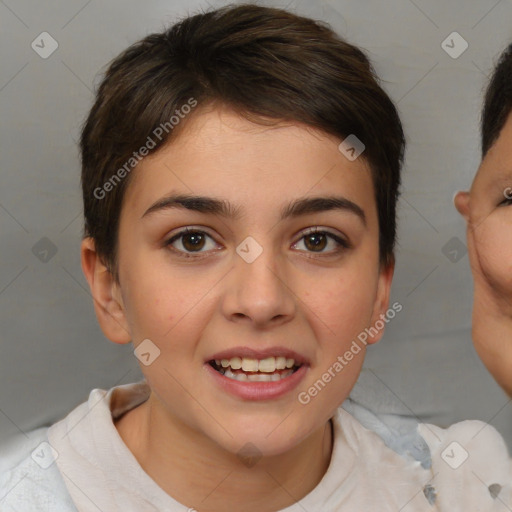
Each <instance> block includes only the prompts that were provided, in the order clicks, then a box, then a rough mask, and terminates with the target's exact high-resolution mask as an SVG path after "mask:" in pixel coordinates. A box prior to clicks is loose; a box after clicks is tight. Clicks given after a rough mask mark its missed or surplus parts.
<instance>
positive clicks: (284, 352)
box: [205, 347, 309, 365]
mask: <svg viewBox="0 0 512 512" xmlns="http://www.w3.org/2000/svg"><path fill="white" fill-rule="evenodd" d="M272 356H273V357H286V358H287V359H294V360H295V362H296V363H297V365H309V361H308V360H307V359H306V358H305V357H304V356H303V355H301V354H298V353H297V352H295V351H294V350H290V349H288V348H286V347H269V348H265V349H260V350H256V349H254V348H250V347H234V348H230V349H227V350H223V351H222V352H217V353H216V354H213V355H212V356H210V357H209V358H208V359H206V361H205V362H206V363H208V362H210V361H214V360H215V359H231V358H233V357H250V358H252V359H265V358H267V357H272Z"/></svg>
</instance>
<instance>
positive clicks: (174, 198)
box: [141, 194, 366, 226]
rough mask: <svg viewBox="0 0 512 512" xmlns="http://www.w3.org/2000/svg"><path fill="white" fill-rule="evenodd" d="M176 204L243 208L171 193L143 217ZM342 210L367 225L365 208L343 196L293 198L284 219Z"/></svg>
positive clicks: (235, 211) (235, 212)
mask: <svg viewBox="0 0 512 512" xmlns="http://www.w3.org/2000/svg"><path fill="white" fill-rule="evenodd" d="M173 208H178V209H187V210H193V211H196V212H199V213H207V214H211V215H219V216H221V217H225V218H228V219H233V220H237V219H239V218H240V215H241V213H242V211H243V208H242V206H241V205H236V206H235V205H233V204H231V203H230V202H229V201H226V200H222V199H216V198H213V197H206V196H196V195H190V194H170V195H167V196H165V197H162V198H161V199H158V200H157V201H156V202H155V203H153V204H152V205H151V206H150V207H149V208H148V209H147V210H146V211H145V212H144V214H143V215H142V217H141V219H142V218H144V217H147V216H148V215H150V214H153V213H155V212H161V211H165V210H170V209H173ZM332 210H341V211H346V212H349V213H353V214H355V215H356V216H357V217H358V218H359V219H360V220H361V222H362V223H363V224H364V225H365V226H366V215H365V213H364V211H363V209H362V208H361V207H360V206H359V205H357V204H356V203H354V202H353V201H350V200H349V199H347V198H346V197H343V196H327V197H304V198H301V199H297V200H295V201H291V202H290V203H288V204H287V205H285V206H284V207H283V208H282V209H281V214H280V215H281V219H280V220H285V219H288V218H295V217H299V216H301V215H307V214H311V213H318V212H327V211H332Z"/></svg>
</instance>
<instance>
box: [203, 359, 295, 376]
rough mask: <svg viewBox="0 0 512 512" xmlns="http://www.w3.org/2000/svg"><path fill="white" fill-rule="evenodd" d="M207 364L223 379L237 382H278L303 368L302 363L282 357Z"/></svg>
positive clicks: (229, 360) (215, 360) (220, 361)
mask: <svg viewBox="0 0 512 512" xmlns="http://www.w3.org/2000/svg"><path fill="white" fill-rule="evenodd" d="M208 364H209V365H210V366H211V367H212V368H213V369H214V370H216V371H217V372H219V373H220V374H221V375H223V376H224V377H227V378H228V379H232V380H236V381H239V382H278V381H280V380H283V379H286V378H287V377H289V376H290V375H292V374H294V373H295V372H296V371H297V370H299V368H301V367H302V366H303V363H300V362H298V361H295V359H293V358H289V357H284V356H277V357H273V356H271V357H265V358H264V359H254V358H249V357H232V358H230V359H212V360H210V361H208Z"/></svg>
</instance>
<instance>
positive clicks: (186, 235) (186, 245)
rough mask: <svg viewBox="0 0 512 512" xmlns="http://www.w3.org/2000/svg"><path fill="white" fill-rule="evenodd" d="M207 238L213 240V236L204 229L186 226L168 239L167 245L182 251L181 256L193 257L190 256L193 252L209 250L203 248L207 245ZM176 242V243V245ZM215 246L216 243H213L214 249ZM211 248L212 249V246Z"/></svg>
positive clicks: (179, 251)
mask: <svg viewBox="0 0 512 512" xmlns="http://www.w3.org/2000/svg"><path fill="white" fill-rule="evenodd" d="M207 239H210V240H212V241H213V238H212V237H211V236H210V235H209V234H208V233H206V232H204V231H201V230H199V229H190V228H186V229H184V230H182V231H180V232H179V233H177V234H176V235H174V236H173V237H171V238H170V239H169V240H167V242H165V246H166V247H168V246H170V247H171V248H172V249H173V250H175V251H176V252H178V253H182V254H180V256H184V257H185V258H189V257H193V256H190V255H191V254H193V253H201V252H207V251H203V250H202V249H204V247H205V246H206V245H207V243H206V242H207ZM175 243H176V245H174V244H175ZM215 247H216V246H215V244H213V249H214V248H215ZM210 249H212V247H210ZM207 250H208V249H207Z"/></svg>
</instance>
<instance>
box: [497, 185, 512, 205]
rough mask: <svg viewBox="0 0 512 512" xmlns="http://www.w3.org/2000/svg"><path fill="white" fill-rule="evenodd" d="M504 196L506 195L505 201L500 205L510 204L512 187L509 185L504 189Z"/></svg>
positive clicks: (511, 202)
mask: <svg viewBox="0 0 512 512" xmlns="http://www.w3.org/2000/svg"><path fill="white" fill-rule="evenodd" d="M503 196H504V197H505V199H503V201H501V202H500V203H499V204H498V206H509V205H511V204H512V187H507V188H506V189H505V190H504V191H503Z"/></svg>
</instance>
